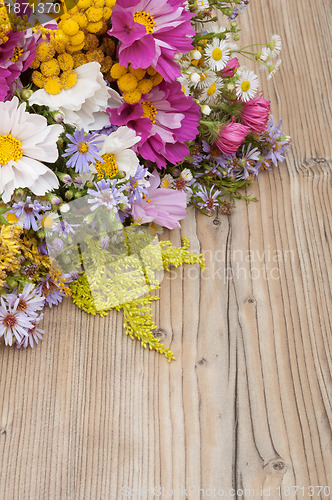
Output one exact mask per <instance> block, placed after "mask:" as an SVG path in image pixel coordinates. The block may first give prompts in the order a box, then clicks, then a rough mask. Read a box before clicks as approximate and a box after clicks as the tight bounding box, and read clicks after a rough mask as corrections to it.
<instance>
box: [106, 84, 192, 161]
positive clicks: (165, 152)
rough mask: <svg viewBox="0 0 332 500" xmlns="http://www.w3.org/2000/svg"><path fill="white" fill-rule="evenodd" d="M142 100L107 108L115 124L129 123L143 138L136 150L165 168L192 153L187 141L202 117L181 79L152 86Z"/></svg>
mask: <svg viewBox="0 0 332 500" xmlns="http://www.w3.org/2000/svg"><path fill="white" fill-rule="evenodd" d="M142 99H143V100H142V102H139V103H138V104H135V105H132V104H127V103H123V104H122V105H121V106H120V107H119V108H116V109H110V108H108V109H107V112H108V113H110V122H111V123H112V124H113V125H118V126H121V125H127V126H128V127H130V128H132V129H134V130H135V132H136V134H137V135H139V136H140V137H141V141H140V142H139V143H138V144H137V146H136V149H137V152H138V153H139V154H140V155H141V156H143V158H145V159H146V160H151V161H152V162H154V163H157V165H158V167H159V168H161V167H165V166H166V160H168V161H169V162H170V163H173V164H177V163H179V162H181V161H183V159H184V157H185V156H186V155H188V154H189V149H188V146H187V145H186V144H185V142H186V141H190V140H193V139H195V137H196V135H197V129H198V125H199V120H200V111H199V109H200V108H199V106H198V105H197V104H196V103H195V102H194V101H193V99H192V98H191V97H187V96H185V95H184V94H183V92H182V90H181V84H180V83H179V82H172V83H166V82H162V83H161V84H160V85H158V86H156V87H153V89H152V90H151V92H149V93H148V94H145V95H144V96H143V98H142Z"/></svg>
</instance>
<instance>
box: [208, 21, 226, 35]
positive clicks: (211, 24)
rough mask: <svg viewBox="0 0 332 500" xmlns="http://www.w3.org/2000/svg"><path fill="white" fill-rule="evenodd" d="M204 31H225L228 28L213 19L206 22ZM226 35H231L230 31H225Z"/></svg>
mask: <svg viewBox="0 0 332 500" xmlns="http://www.w3.org/2000/svg"><path fill="white" fill-rule="evenodd" d="M204 31H205V32H207V33H224V32H225V31H226V28H225V27H224V26H222V25H221V24H218V23H216V22H215V21H211V22H209V23H204ZM225 35H226V36H229V33H225Z"/></svg>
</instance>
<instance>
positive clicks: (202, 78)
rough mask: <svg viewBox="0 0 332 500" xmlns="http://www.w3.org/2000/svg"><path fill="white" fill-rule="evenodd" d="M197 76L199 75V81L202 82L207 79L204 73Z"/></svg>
mask: <svg viewBox="0 0 332 500" xmlns="http://www.w3.org/2000/svg"><path fill="white" fill-rule="evenodd" d="M199 76H200V79H201V82H204V80H206V79H207V75H206V73H201V74H200V75H199Z"/></svg>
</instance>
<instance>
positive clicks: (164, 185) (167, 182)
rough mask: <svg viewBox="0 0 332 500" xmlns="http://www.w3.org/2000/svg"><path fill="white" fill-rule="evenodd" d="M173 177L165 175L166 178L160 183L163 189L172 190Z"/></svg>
mask: <svg viewBox="0 0 332 500" xmlns="http://www.w3.org/2000/svg"><path fill="white" fill-rule="evenodd" d="M173 180H174V179H173V177H172V176H171V175H170V174H166V175H164V177H163V178H162V179H161V181H160V187H162V188H166V189H167V188H170V187H171V186H172V183H173Z"/></svg>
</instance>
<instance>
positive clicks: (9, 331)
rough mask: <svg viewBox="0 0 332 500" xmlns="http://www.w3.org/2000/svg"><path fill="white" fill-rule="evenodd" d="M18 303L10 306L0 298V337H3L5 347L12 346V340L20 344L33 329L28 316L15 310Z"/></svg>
mask: <svg viewBox="0 0 332 500" xmlns="http://www.w3.org/2000/svg"><path fill="white" fill-rule="evenodd" d="M17 305H18V301H16V302H15V304H14V305H13V306H11V305H10V304H9V303H8V302H7V301H6V300H5V299H4V298H3V297H1V298H0V337H2V336H3V337H4V339H5V344H6V345H12V344H13V338H14V337H15V339H16V340H17V342H20V341H21V340H22V338H23V337H24V336H25V335H27V334H28V330H29V329H30V328H33V323H32V321H31V320H30V319H29V318H28V316H27V315H26V314H25V313H24V312H22V311H19V310H18V309H17Z"/></svg>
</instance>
